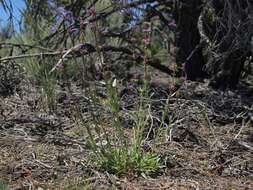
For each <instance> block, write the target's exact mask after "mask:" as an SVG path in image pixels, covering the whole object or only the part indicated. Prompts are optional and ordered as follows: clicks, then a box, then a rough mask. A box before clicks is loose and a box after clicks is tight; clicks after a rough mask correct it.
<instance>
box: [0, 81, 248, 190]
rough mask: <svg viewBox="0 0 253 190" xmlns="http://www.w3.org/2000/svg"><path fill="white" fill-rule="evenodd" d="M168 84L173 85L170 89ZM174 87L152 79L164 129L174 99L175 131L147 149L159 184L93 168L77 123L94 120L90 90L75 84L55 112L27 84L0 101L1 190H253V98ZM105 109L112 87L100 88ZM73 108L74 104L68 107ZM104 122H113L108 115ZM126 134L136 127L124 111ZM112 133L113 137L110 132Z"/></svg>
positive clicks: (127, 97)
mask: <svg viewBox="0 0 253 190" xmlns="http://www.w3.org/2000/svg"><path fill="white" fill-rule="evenodd" d="M164 81H168V84H166V82H164ZM169 81H171V79H168V80H167V78H162V79H161V77H160V78H152V81H151V90H150V94H152V98H151V100H150V101H151V108H152V109H151V112H152V115H153V118H154V124H153V127H154V131H155V130H156V129H157V126H159V121H158V120H156V118H159V117H160V116H161V108H162V107H164V105H165V102H166V99H167V97H168V94H169V95H170V98H169V106H168V109H169V110H168V114H169V117H168V118H169V119H168V120H169V121H168V125H170V127H171V130H170V131H169V132H168V134H166V135H165V136H164V137H165V138H163V137H162V138H161V139H160V140H155V139H154V138H153V137H152V134H150V136H149V138H148V140H147V145H146V146H147V148H154V147H155V151H156V152H157V153H158V154H159V155H160V157H161V160H162V162H163V167H162V168H161V171H160V172H159V173H158V174H155V175H151V176H145V175H141V176H136V175H134V174H131V173H129V174H128V175H125V176H121V177H117V176H115V175H112V174H109V173H107V172H103V171H99V170H98V169H96V168H94V167H93V165H92V163H90V161H89V159H88V156H89V155H90V152H89V150H87V148H86V143H87V134H86V132H85V129H84V127H83V126H82V125H81V124H80V123H79V122H78V121H76V119H75V117H73V113H74V111H73V110H74V109H75V105H81V107H82V108H83V109H82V110H81V111H82V114H83V115H84V116H85V118H86V120H87V122H89V121H90V120H91V117H90V114H89V109H88V105H87V96H86V90H84V89H82V88H81V87H80V86H78V85H77V84H75V83H72V84H71V91H72V92H71V94H70V92H69V90H68V89H67V88H65V87H59V88H58V89H57V106H56V109H55V110H54V111H49V110H48V109H47V107H46V106H45V105H46V103H45V100H44V99H45V97H43V95H42V94H41V91H40V88H39V87H36V85H34V84H32V83H30V82H28V81H27V80H25V79H24V81H23V82H22V83H21V89H20V91H19V92H18V93H15V94H13V95H9V96H4V97H3V96H1V97H0V113H1V115H0V189H1V188H2V189H4V184H6V185H8V187H7V188H6V189H15V190H17V189H20V190H21V189H38V190H42V189H129V190H130V189H131V190H132V189H143V190H144V189H145V190H149V189H157V190H158V189H182V190H184V189H206V190H207V189H253V125H252V124H253V106H252V103H253V93H252V91H250V90H249V89H248V88H246V87H245V86H241V87H240V88H239V90H237V91H226V92H222V91H217V90H213V89H211V88H210V87H208V85H207V83H198V82H184V83H183V84H182V86H181V87H180V88H178V89H177V90H175V89H174V91H173V93H172V92H170V91H171V87H170V86H171V85H170V84H171V83H170V82H169ZM139 86H140V84H139V83H138V82H136V81H134V80H132V81H128V82H125V83H124V85H123V84H122V85H119V95H120V96H121V102H122V103H121V107H122V110H130V109H134V108H135V105H136V104H138V102H136V100H137V99H138V92H137V89H138V88H139ZM98 91H99V93H98V94H99V95H100V96H101V97H100V98H101V102H100V103H101V104H100V106H101V107H100V109H103V103H102V102H103V99H104V98H105V97H106V95H105V87H104V86H103V85H100V86H99V87H98ZM66 100H67V101H66ZM103 117H104V121H105V125H106V123H109V121H110V115H109V114H108V113H107V112H106V109H105V111H104V116H103ZM122 121H123V123H124V125H125V126H124V127H125V130H126V131H129V132H131V120H130V119H129V118H127V117H125V115H124V113H123V111H122ZM108 130H111V131H112V132H113V130H112V129H110V128H109V127H108Z"/></svg>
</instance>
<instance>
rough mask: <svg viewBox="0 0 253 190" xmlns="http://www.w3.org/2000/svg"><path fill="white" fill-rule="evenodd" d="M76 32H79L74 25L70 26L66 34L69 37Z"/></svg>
mask: <svg viewBox="0 0 253 190" xmlns="http://www.w3.org/2000/svg"><path fill="white" fill-rule="evenodd" d="M78 32H79V30H78V29H77V28H76V27H75V26H74V25H72V26H70V27H69V28H68V33H69V34H70V35H76V34H77V33H78Z"/></svg>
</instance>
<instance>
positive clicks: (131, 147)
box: [84, 80, 161, 176]
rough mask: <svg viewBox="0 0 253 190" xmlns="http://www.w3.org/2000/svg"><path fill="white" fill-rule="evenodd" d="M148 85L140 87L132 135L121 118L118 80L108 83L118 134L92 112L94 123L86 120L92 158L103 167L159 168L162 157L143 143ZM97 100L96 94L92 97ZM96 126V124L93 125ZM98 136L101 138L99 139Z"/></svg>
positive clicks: (119, 170)
mask: <svg viewBox="0 0 253 190" xmlns="http://www.w3.org/2000/svg"><path fill="white" fill-rule="evenodd" d="M145 91H146V86H145V85H144V87H143V88H142V89H141V90H140V105H139V109H138V110H137V111H134V112H133V113H131V114H130V115H132V116H133V118H134V119H135V125H134V126H133V128H132V129H131V130H132V131H131V133H132V135H130V137H127V136H126V135H125V133H124V127H123V125H122V123H121V119H120V99H119V97H118V95H117V85H116V80H114V81H113V82H112V83H109V84H108V85H107V101H106V105H107V106H108V108H109V109H108V110H109V111H110V113H111V114H112V120H111V126H112V127H113V128H114V129H115V130H114V131H115V134H110V133H108V132H107V131H106V129H105V127H104V124H103V121H102V120H100V119H99V117H96V116H95V115H100V114H98V113H96V114H93V115H94V119H93V122H94V124H93V125H90V124H87V123H86V124H85V123H84V126H85V127H86V129H87V132H88V136H89V145H90V146H89V148H90V149H91V150H92V152H93V160H94V163H95V164H96V166H98V168H100V169H101V170H103V171H107V172H109V173H112V174H116V175H119V176H121V175H127V174H129V172H130V173H134V174H137V175H139V174H142V173H144V174H147V175H148V174H151V173H155V172H157V171H158V170H159V168H160V166H161V162H160V158H159V156H158V155H157V154H155V153H154V152H152V151H149V152H145V151H143V149H142V145H143V144H144V143H145V138H144V137H145V135H144V129H145V128H146V127H147V125H148V116H147V113H148V111H147V110H146V108H147V107H148V106H147V105H146V103H145V102H144V96H145V94H146V93H145ZM91 99H93V100H94V103H95V102H96V101H97V99H96V97H95V96H94V94H93V97H92V98H91ZM91 126H93V127H91ZM97 139H99V142H97Z"/></svg>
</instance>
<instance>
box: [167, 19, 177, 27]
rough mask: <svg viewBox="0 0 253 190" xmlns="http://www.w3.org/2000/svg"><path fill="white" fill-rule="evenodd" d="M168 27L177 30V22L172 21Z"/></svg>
mask: <svg viewBox="0 0 253 190" xmlns="http://www.w3.org/2000/svg"><path fill="white" fill-rule="evenodd" d="M168 26H169V27H171V28H176V27H177V24H176V21H175V20H172V21H171V22H170V23H169V24H168Z"/></svg>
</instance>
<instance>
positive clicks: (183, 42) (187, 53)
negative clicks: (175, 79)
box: [175, 0, 206, 80]
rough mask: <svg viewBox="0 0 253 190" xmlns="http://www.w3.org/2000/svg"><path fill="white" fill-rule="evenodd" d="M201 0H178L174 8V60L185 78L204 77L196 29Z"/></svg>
mask: <svg viewBox="0 0 253 190" xmlns="http://www.w3.org/2000/svg"><path fill="white" fill-rule="evenodd" d="M202 4H203V3H202V1H201V0H179V1H178V2H177V4H176V8H175V20H176V23H177V33H176V46H177V52H176V62H177V64H178V66H179V67H180V68H183V72H184V75H185V77H186V79H189V80H198V79H202V78H203V77H205V75H206V74H205V72H204V71H203V66H204V59H203V55H202V50H201V47H199V43H200V34H199V31H198V27H197V26H198V18H199V16H200V13H201V9H202Z"/></svg>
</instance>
